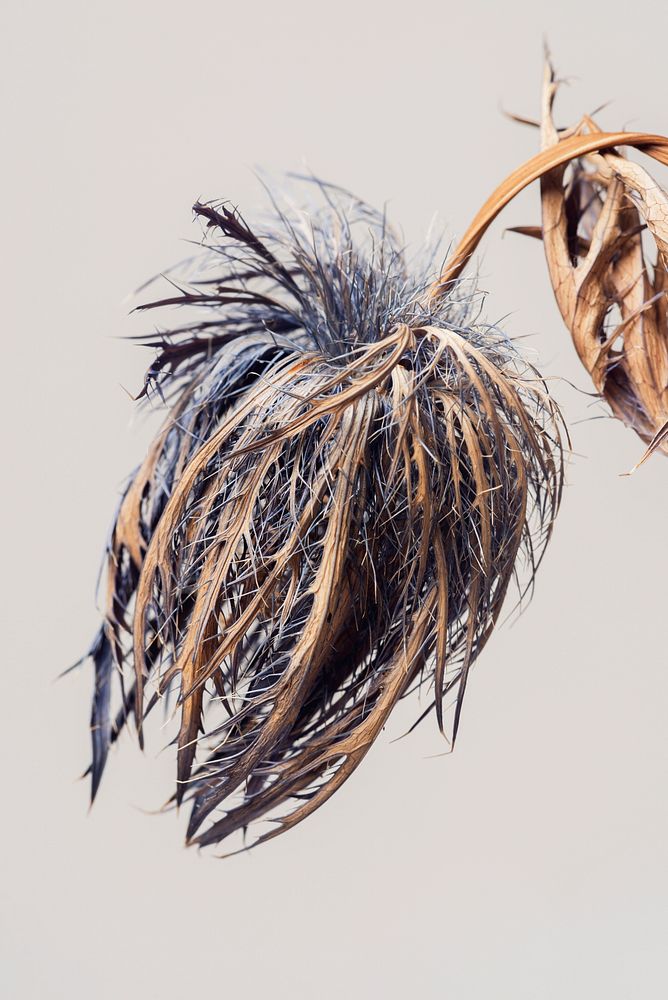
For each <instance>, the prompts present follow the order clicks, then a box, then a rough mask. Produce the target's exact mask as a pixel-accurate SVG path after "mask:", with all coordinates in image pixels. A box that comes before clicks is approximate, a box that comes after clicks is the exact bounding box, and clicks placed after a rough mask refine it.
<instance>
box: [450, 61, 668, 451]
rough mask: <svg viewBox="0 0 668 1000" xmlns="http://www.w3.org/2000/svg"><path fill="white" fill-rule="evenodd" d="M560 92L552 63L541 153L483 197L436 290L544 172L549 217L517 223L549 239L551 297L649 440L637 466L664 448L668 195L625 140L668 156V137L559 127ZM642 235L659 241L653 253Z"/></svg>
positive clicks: (586, 122) (605, 392)
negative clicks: (631, 156) (629, 154)
mask: <svg viewBox="0 0 668 1000" xmlns="http://www.w3.org/2000/svg"><path fill="white" fill-rule="evenodd" d="M557 89H558V83H557V81H556V79H555V75H554V70H553V68H552V66H551V64H550V63H549V61H548V62H547V63H546V66H545V76H544V83H543V93H542V116H541V123H540V135H541V145H542V150H541V152H540V153H538V154H537V155H536V156H534V157H532V159H530V160H528V161H527V162H526V163H524V164H522V166H520V167H518V169H517V170H515V171H513V173H512V174H510V175H509V177H507V178H506V180H505V181H503V183H502V184H500V185H499V187H498V188H497V189H496V191H494V193H493V194H492V195H491V197H490V198H488V199H487V201H486V202H485V204H484V205H483V206H482V208H481V209H480V211H479V212H478V213H477V214H476V216H475V218H474V219H473V221H472V223H471V225H470V226H469V228H468V229H467V230H466V232H465V234H464V236H463V237H462V240H461V242H460V243H459V245H458V246H457V248H456V250H455V252H454V254H453V256H452V257H451V258H450V260H449V261H448V263H447V264H446V266H445V268H444V270H443V272H442V274H441V276H440V278H439V280H438V281H437V282H435V283H434V285H433V286H432V288H431V291H430V297H431V299H432V300H433V299H437V298H438V297H439V296H441V295H443V294H444V293H445V292H446V291H447V289H448V288H449V287H450V284H451V282H453V281H454V280H456V279H457V278H459V276H460V275H461V273H462V271H463V270H464V268H465V267H466V265H467V263H468V262H469V261H470V259H471V255H472V253H473V251H474V250H475V248H476V247H477V245H478V243H479V242H480V240H481V239H482V237H483V235H484V233H485V232H486V230H487V228H488V227H489V225H490V224H491V223H492V222H493V220H494V219H495V218H496V216H497V215H498V214H499V212H501V210H502V209H503V208H504V207H505V206H506V205H508V204H509V202H511V201H512V200H513V198H515V196H516V195H517V194H519V192H520V191H522V190H523V189H524V188H525V187H527V186H528V185H529V184H531V183H533V181H536V180H538V181H540V187H541V204H542V225H541V226H540V228H538V227H536V226H522V227H516V229H515V231H517V232H520V233H524V234H525V235H529V236H532V237H536V236H538V237H539V238H542V240H543V245H544V248H545V256H546V260H547V265H548V270H549V273H550V280H551V282H552V287H553V290H554V294H555V298H556V301H557V304H558V306H559V310H560V312H561V315H562V317H563V319H564V322H565V324H566V326H567V328H568V330H569V332H570V334H571V337H572V338H573V343H574V345H575V349H576V350H577V352H578V356H579V357H580V360H581V361H582V363H583V365H584V366H585V368H586V369H587V371H588V372H589V374H590V376H591V378H592V380H593V382H594V385H595V387H596V390H597V391H598V392H599V393H600V395H601V396H602V398H604V399H605V400H606V401H607V403H608V404H609V406H610V408H611V410H612V412H613V414H614V415H615V416H616V417H618V418H619V419H620V420H622V421H623V422H624V423H625V424H626V425H627V426H628V427H631V428H632V429H633V430H634V431H635V432H636V433H637V434H638V435H639V436H640V437H641V438H642V440H643V441H644V442H645V443H646V444H647V445H648V447H647V450H646V451H645V454H644V455H643V456H642V458H641V459H640V461H639V462H638V465H640V464H642V462H643V461H645V459H646V458H648V457H649V455H651V454H652V453H653V452H654V451H663V452H664V453H668V312H667V303H666V292H667V291H668V273H667V268H668V194H667V193H666V191H665V190H664V189H663V188H662V187H661V186H660V185H659V184H658V183H657V181H656V180H655V179H654V178H653V177H652V176H650V174H648V173H647V171H646V170H645V169H644V168H643V167H641V166H640V165H638V164H637V163H634V162H632V161H630V160H628V159H627V158H626V157H625V156H624V155H623V154H622V152H621V151H620V149H621V147H624V146H630V147H634V148H636V149H638V150H640V151H641V152H643V153H645V154H647V155H648V156H650V157H652V158H653V159H655V160H657V161H659V162H660V163H663V164H668V138H667V137H665V136H662V135H653V134H650V133H646V132H604V131H602V130H601V129H599V128H598V126H597V125H596V123H595V122H594V121H593V120H592V119H591V118H590V117H588V116H585V117H583V118H582V120H581V121H580V122H579V123H578V124H577V125H575V126H574V127H572V128H568V129H562V130H557V128H556V127H555V125H554V121H553V117H552V107H553V103H554V98H555V95H556V92H557ZM643 233H647V234H649V236H650V237H651V238H652V241H653V244H654V253H653V254H652V253H651V252H648V250H647V248H646V246H645V243H644V241H643ZM636 467H637V466H636Z"/></svg>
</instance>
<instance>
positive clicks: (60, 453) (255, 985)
mask: <svg viewBox="0 0 668 1000" xmlns="http://www.w3.org/2000/svg"><path fill="white" fill-rule="evenodd" d="M667 20H668V15H667V14H666V12H665V7H664V5H662V4H659V3H650V2H648V0H638V2H635V3H633V4H628V3H620V2H618V0H611V2H610V3H607V4H601V3H585V2H582V0H578V2H573V0H560V2H559V3H556V2H555V3H551V4H547V3H544V2H533V3H513V2H509V3H504V4H501V3H480V2H478V3H476V2H470V3H468V4H463V3H457V4H454V3H449V2H441V3H429V2H425V0H413V2H412V3H410V4H398V3H388V2H385V3H382V4H381V3H377V4H373V3H364V2H362V0H355V2H347V0H339V2H337V3H335V4H334V3H330V4H324V3H318V2H315V0H311V2H292V0H285V2H282V3H265V2H256V3H246V4H244V3H228V2H225V0H218V2H215V3H214V2H210V3H203V2H198V0H191V2H189V3H179V4H177V3H173V2H162V3H141V2H136V0H135V2H129V0H116V2H114V3H105V4H101V3H95V2H91V0H88V2H72V0H61V2H59V3H47V2H41V3H40V2H37V3H30V2H25V0H24V2H22V3H20V4H19V3H14V2H6V3H5V4H4V5H3V11H2V14H1V21H2V23H1V24H0V38H1V41H0V47H1V53H0V56H1V57H0V74H1V75H2V101H3V109H2V139H3V142H2V146H3V152H2V157H1V159H0V170H1V171H2V185H1V187H0V193H1V196H2V239H1V242H0V247H1V253H2V258H3V259H2V298H1V306H0V308H1V316H2V326H3V331H2V348H1V354H0V358H1V361H2V367H1V371H2V404H3V419H2V431H3V444H2V467H3V472H4V475H3V487H2V505H3V510H2V563H3V572H2V586H3V595H2V613H3V626H2V638H3V642H2V645H3V654H4V655H3V660H4V664H3V675H2V687H1V688H0V692H1V697H0V714H1V716H2V721H1V726H0V732H1V735H2V740H3V747H2V799H3V820H2V827H1V829H2V840H3V849H2V862H3V869H4V872H3V875H2V893H1V895H2V921H3V925H2V931H1V937H0V948H1V949H2V953H3V954H2V972H1V973H0V975H1V976H2V979H3V980H4V986H3V995H4V996H6V997H8V998H21V1000H27V998H30V1000H33V998H35V1000H38V998H39V1000H47V998H52V997H58V998H60V997H66V998H68V1000H73V998H79V997H81V998H84V997H86V998H89V997H93V998H96V1000H111V998H118V997H129V998H132V1000H134V998H144V997H147V998H153V997H155V998H160V1000H176V998H178V1000H190V998H196V1000H203V998H206V997H213V996H216V997H218V996H220V997H242V998H244V1000H260V998H264V997H266V998H271V1000H280V998H287V997H290V998H300V1000H301V998H312V997H313V998H323V1000H329V998H334V997H337V998H338V997H350V998H353V1000H357V998H405V997H417V998H441V997H448V998H455V1000H488V998H491V1000H496V998H502V1000H505V998H508V1000H557V998H559V1000H560V998H568V1000H585V998H586V1000H590V998H592V997H605V998H606V1000H618V998H637V997H643V998H655V997H657V998H658V997H662V996H666V995H668V975H667V973H666V959H665V950H664V949H665V941H666V933H667V931H668V919H667V918H668V913H667V908H666V896H667V890H668V865H667V863H666V843H667V840H668V836H667V835H668V809H667V806H666V770H667V769H666V762H667V755H666V709H667V708H668V674H667V672H666V663H665V629H666V588H665V565H666V541H667V531H668V528H667V524H668V518H667V517H666V501H667V492H666V476H667V475H668V464H666V460H665V459H664V458H661V457H657V458H655V459H653V460H652V461H651V462H649V463H648V464H647V466H645V467H644V468H643V469H642V470H641V471H640V472H638V473H637V474H636V475H634V476H633V477H631V478H624V477H622V476H621V473H623V472H625V471H626V470H628V469H629V468H630V467H631V466H632V465H633V463H634V462H635V461H636V460H637V458H638V457H639V455H640V453H641V450H642V449H641V445H640V442H639V441H638V440H637V439H636V438H635V436H634V435H633V434H632V433H631V432H629V431H627V430H625V429H624V428H623V427H622V426H621V425H620V424H618V423H616V422H614V421H612V420H610V419H607V418H606V415H605V412H606V411H605V409H604V408H603V407H602V406H600V405H598V404H596V403H593V402H592V400H591V398H589V397H588V396H586V395H585V394H584V392H583V391H582V390H585V391H587V390H589V388H590V385H589V383H588V380H587V377H586V375H585V373H584V371H583V370H581V368H580V366H579V364H578V361H577V359H576V357H575V354H574V351H573V349H572V347H571V344H570V342H569V339H568V336H567V334H566V332H565V331H564V329H563V328H562V325H561V322H560V319H559V316H558V313H557V310H556V307H555V305H554V301H553V298H552V294H551V290H550V287H549V284H548V279H547V275H546V269H545V265H544V260H543V256H542V250H541V248H540V246H539V244H537V243H535V242H533V241H529V240H525V239H522V238H520V237H518V236H514V235H512V234H508V233H506V234H505V236H504V228H505V227H506V226H511V225H517V224H528V223H535V222H537V221H538V218H539V216H538V192H537V190H536V189H531V190H530V191H529V192H527V193H526V194H525V195H523V197H522V198H521V199H519V200H518V201H517V202H516V203H515V204H513V206H512V207H511V208H510V209H509V210H507V211H506V212H505V214H504V216H503V218H502V219H501V220H500V221H499V222H497V223H496V224H495V226H494V227H493V229H492V230H491V232H490V233H489V234H488V236H487V238H486V240H485V242H484V244H483V247H482V248H481V256H480V267H481V282H482V286H483V288H485V289H486V290H487V292H488V296H487V301H486V307H485V312H486V315H487V317H488V318H489V319H490V320H493V321H499V322H502V323H503V324H504V326H505V328H506V329H507V330H508V331H509V332H510V333H511V334H512V335H513V336H516V337H522V338H524V339H523V344H524V346H525V347H526V349H527V350H529V351H531V352H532V355H533V359H534V360H536V361H538V360H539V361H540V365H541V367H542V369H543V371H544V372H545V374H546V375H547V376H548V377H550V379H552V380H553V381H552V382H551V386H552V389H553V391H554V393H555V395H556V397H557V399H558V400H559V402H560V403H561V404H562V406H563V408H564V411H565V415H566V417H567V420H568V422H569V424H570V426H571V431H572V435H573V446H574V456H573V458H572V460H571V462H570V465H569V470H568V487H567V490H566V494H565V499H564V504H563V508H562V512H561V515H560V518H559V522H558V525H557V528H556V531H555V535H554V540H553V544H552V546H551V550H550V551H549V553H548V556H547V558H546V560H545V563H544V565H543V567H542V569H541V572H540V574H539V579H538V586H537V590H536V595H535V598H534V600H533V602H532V603H531V604H530V605H529V606H528V608H527V609H526V611H525V612H524V614H523V615H522V616H520V617H519V618H518V619H517V620H514V622H513V623H512V625H504V626H503V627H501V628H500V629H498V631H497V633H496V634H495V636H494V637H493V639H492V641H491V642H490V643H489V646H488V647H487V649H486V651H485V653H484V655H483V656H482V657H481V659H480V661H479V663H478V664H477V665H476V668H475V670H474V672H473V677H472V680H471V682H470V684H469V689H468V693H467V699H466V705H465V711H464V716H463V724H462V728H461V733H460V739H459V741H458V745H457V749H456V751H455V753H454V755H449V756H448V755H444V751H445V749H446V747H445V745H444V744H443V742H442V740H441V739H440V738H439V737H438V736H437V734H436V731H435V730H436V727H435V723H434V722H433V721H432V720H431V719H430V720H428V721H427V722H425V723H424V724H423V726H421V727H420V728H419V729H418V730H417V731H416V732H415V733H414V734H413V735H412V736H410V737H408V738H406V739H403V740H399V741H396V742H393V740H394V738H395V737H397V736H400V735H401V734H402V733H403V732H404V730H405V729H406V727H407V725H408V724H409V723H410V722H411V721H412V720H413V719H414V718H415V717H416V716H417V714H418V712H419V710H420V707H421V706H420V705H419V704H418V703H417V702H412V703H411V704H406V705H402V706H401V709H400V711H399V713H398V716H397V718H395V719H394V720H393V722H392V724H391V725H390V726H389V727H388V729H387V731H386V732H385V733H384V734H383V735H382V737H381V738H380V739H379V741H378V743H377V744H376V746H375V747H374V748H373V750H372V752H371V753H370V755H369V756H368V758H367V760H366V761H365V763H364V764H363V765H362V767H361V768H360V769H359V770H358V772H357V773H356V775H355V776H354V778H353V779H352V780H351V781H350V782H349V783H348V784H347V785H346V786H345V787H344V788H343V789H342V791H340V792H339V793H338V794H337V795H336V796H335V797H334V798H333V799H332V800H331V801H330V802H329V803H328V804H327V805H326V806H325V807H324V808H323V809H321V810H320V811H319V812H318V813H317V814H316V815H315V816H314V817H313V818H311V819H310V820H308V821H307V822H306V823H304V824H302V825H301V826H300V827H299V828H297V829H296V830H294V831H293V832H291V833H289V834H288V835H287V836H285V837H283V838H279V839H278V840H277V841H274V842H272V843H270V844H268V845H267V846H265V847H262V848H260V849H259V850H258V851H256V852H253V853H251V854H250V855H242V856H239V857H236V858H233V859H231V860H228V861H218V860H215V859H214V858H212V857H211V856H210V855H205V854H199V855H198V854H197V853H196V852H195V851H187V850H185V849H184V848H183V846H182V838H183V826H184V824H183V819H182V818H181V819H176V818H175V817H174V815H171V814H170V815H167V816H156V815H151V814H150V812H151V810H154V809H155V808H156V807H157V806H159V805H160V804H161V802H162V801H163V799H164V795H165V791H166V789H168V788H169V783H170V781H171V779H172V774H173V757H172V756H171V751H169V750H166V751H164V752H162V753H161V752H160V751H162V750H163V748H162V746H161V744H160V742H159V740H158V741H156V740H152V741H151V744H150V746H149V747H148V749H147V751H146V752H145V753H144V755H143V756H142V755H141V754H140V753H139V751H138V750H137V748H136V746H135V744H134V740H133V737H132V734H128V738H127V739H125V740H123V743H122V746H121V747H120V748H119V750H118V752H116V753H114V754H113V755H112V759H111V761H110V766H109V770H108V773H107V775H106V779H105V782H104V784H103V788H102V792H101V795H100V798H99V801H98V802H97V803H96V805H95V808H94V809H93V810H92V812H91V813H90V814H89V813H88V800H87V796H88V788H87V784H86V782H84V781H78V780H77V777H78V775H80V774H81V772H82V771H83V769H84V768H85V766H86V764H87V761H88V731H87V729H88V713H89V705H88V703H89V695H90V690H91V672H90V669H89V668H88V667H84V668H82V669H81V670H80V671H78V672H77V673H75V674H72V675H70V676H69V677H67V678H66V679H64V680H61V681H59V682H56V681H55V678H56V676H57V675H58V673H59V672H60V671H61V670H62V669H63V668H65V667H66V666H67V665H68V664H70V663H71V662H72V661H73V660H74V659H75V658H76V657H77V656H78V655H79V654H80V653H81V652H82V651H83V649H84V648H85V646H86V645H87V643H88V642H89V641H90V638H91V636H92V634H93V630H94V628H95V626H96V622H97V612H96V608H95V602H94V586H95V579H96V573H97V569H98V565H99V560H100V556H101V552H102V547H103V543H104V539H105V535H106V531H107V527H108V523H109V519H110V517H111V514H112V512H113V509H114V506H115V503H116V499H117V496H118V490H119V487H120V484H121V483H122V480H123V477H124V476H125V474H126V473H127V472H128V471H129V470H130V469H131V468H132V467H134V465H135V464H136V463H137V461H138V460H139V459H140V458H141V456H142V454H143V449H144V448H145V446H146V442H147V440H148V438H149V435H150V433H151V431H152V429H153V426H154V423H152V421H151V419H148V420H146V419H139V420H138V419H137V418H133V414H134V413H135V406H134V404H133V403H132V402H131V400H130V398H129V395H128V391H126V390H129V391H131V392H134V391H136V389H137V388H138V387H139V386H140V384H141V376H142V372H143V369H144V367H145V366H146V365H147V363H148V362H149V361H150V357H151V355H150V353H149V352H146V351H145V350H142V349H141V348H139V347H135V346H132V345H131V344H130V343H128V342H123V340H122V338H123V337H124V336H126V335H128V334H136V333H139V332H145V331H146V330H150V329H151V324H150V319H149V320H148V321H147V320H146V318H144V319H141V318H139V319H138V318H137V317H129V316H128V302H127V298H126V296H127V295H128V293H130V292H132V290H133V289H134V288H136V287H137V286H138V285H139V284H140V283H141V282H142V281H143V280H144V279H145V278H147V277H149V276H150V275H152V274H154V273H155V272H156V271H159V270H160V269H162V268H164V267H166V266H168V265H169V264H171V263H173V262H175V261H176V260H178V259H180V258H181V257H182V256H184V255H185V253H186V251H187V244H186V243H185V242H184V241H185V240H187V239H190V238H192V237H193V235H195V236H196V235H197V234H198V232H199V230H197V229H196V227H194V226H193V223H192V217H191V211H190V206H191V205H192V202H193V201H194V200H195V198H196V197H201V198H214V197H226V198H230V199H231V200H232V201H234V202H236V203H238V204H239V205H240V206H241V207H242V209H243V210H244V212H245V213H246V214H247V215H250V216H252V214H253V211H254V209H255V207H256V206H258V205H263V200H262V192H261V189H260V186H259V184H258V182H257V179H256V177H255V174H254V170H255V168H257V167H262V168H265V169H268V170H270V171H283V170H292V169H301V168H303V166H304V165H307V166H308V167H309V168H310V169H311V170H313V171H315V172H316V173H317V174H319V175H321V176H323V177H325V178H328V179H332V180H334V181H336V182H337V183H340V184H343V185H345V186H347V187H349V188H351V189H353V190H355V191H356V192H358V193H359V194H360V195H361V196H363V197H365V198H367V199H368V200H370V201H373V202H375V203H377V204H382V203H384V202H387V203H388V209H389V212H390V215H391V216H392V218H393V219H394V220H396V221H397V222H398V223H399V224H400V225H401V226H402V228H403V231H404V233H405V235H406V239H407V240H408V241H409V242H411V244H414V245H415V244H417V243H419V241H420V240H421V239H422V237H423V234H424V233H425V231H426V230H427V228H428V226H429V224H430V222H431V221H432V218H433V215H434V213H435V212H437V213H438V218H439V220H440V221H439V224H440V225H442V226H443V227H444V228H445V229H446V231H447V232H448V233H449V234H450V235H451V236H452V237H455V236H456V235H457V234H461V233H462V231H463V229H464V228H465V226H466V224H467V222H468V220H469V219H470V217H471V215H472V214H473V212H474V211H475V210H476V209H477V207H478V206H479V204H480V203H481V202H482V200H483V199H484V198H486V197H487V195H488V194H489V193H490V192H491V190H492V188H493V187H494V186H495V185H496V184H497V183H498V182H499V181H500V180H501V179H502V177H503V176H504V175H505V174H506V173H507V172H508V171H510V170H511V169H512V168H514V167H515V166H516V165H517V164H518V163H519V162H520V161H521V160H522V159H524V158H525V157H527V156H529V155H531V153H532V152H534V151H535V149H536V148H537V136H536V134H535V132H534V131H532V130H531V129H528V128H523V127H521V126H519V125H516V124H513V123H512V122H509V121H508V120H507V119H506V118H504V117H503V115H502V109H503V108H506V109H510V110H513V111H517V112H520V113H523V114H526V115H536V114H537V113H538V99H539V87H540V80H541V73H542V40H543V35H546V36H547V38H548V40H549V42H550V44H551V47H552V51H553V54H554V58H555V60H556V63H557V67H558V69H559V70H560V72H561V73H562V74H564V75H566V76H569V77H570V78H571V82H570V85H569V86H568V88H566V89H565V90H564V92H563V94H562V97H561V102H560V105H559V111H558V119H559V120H560V121H562V122H564V123H565V122H567V121H570V120H572V119H574V118H576V117H579V115H580V114H581V113H582V112H584V111H591V110H593V109H594V108H596V107H597V106H598V105H600V104H602V103H603V102H606V101H610V102H611V103H610V105H609V106H608V107H607V108H606V109H605V110H604V111H603V112H602V113H601V115H600V120H601V122H602V123H603V124H604V125H605V126H608V127H620V126H624V127H633V128H645V129H647V130H649V131H656V132H667V131H668V111H667V109H666V101H665V84H666V80H665V52H666V49H665V45H666V41H665V40H666V28H667V27H668V24H667ZM162 319H163V321H164V320H165V317H164V316H163V317H162ZM566 380H567V381H566ZM568 382H572V383H573V386H574V387H575V388H573V387H571V386H570V385H569V384H568Z"/></svg>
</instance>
